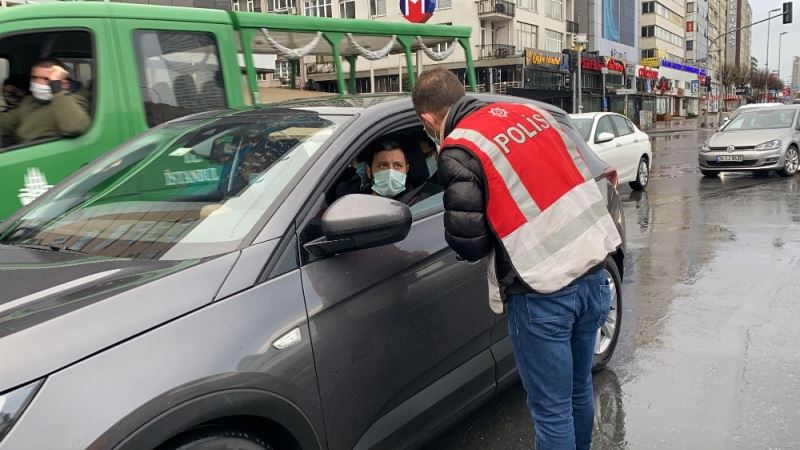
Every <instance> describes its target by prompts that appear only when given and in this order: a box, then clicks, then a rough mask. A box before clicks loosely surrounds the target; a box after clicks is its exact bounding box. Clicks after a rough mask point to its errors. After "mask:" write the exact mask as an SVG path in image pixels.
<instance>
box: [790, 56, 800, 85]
mask: <svg viewBox="0 0 800 450" xmlns="http://www.w3.org/2000/svg"><path fill="white" fill-rule="evenodd" d="M797 91H800V56H795V57H794V59H793V60H792V92H797Z"/></svg>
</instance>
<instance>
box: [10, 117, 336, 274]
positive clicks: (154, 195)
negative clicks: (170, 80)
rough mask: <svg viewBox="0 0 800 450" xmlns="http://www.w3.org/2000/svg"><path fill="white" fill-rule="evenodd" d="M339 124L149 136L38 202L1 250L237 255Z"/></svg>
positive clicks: (200, 124)
mask: <svg viewBox="0 0 800 450" xmlns="http://www.w3.org/2000/svg"><path fill="white" fill-rule="evenodd" d="M346 119H347V118H346V116H320V115H318V114H316V113H311V112H307V111H296V110H289V109H286V110H280V111H275V112H274V113H272V114H263V115H250V116H242V117H236V116H233V117H222V118H214V119H202V120H200V119H198V120H184V121H179V122H173V123H170V124H166V125H164V126H161V127H157V128H154V129H153V130H151V131H149V132H147V133H145V134H143V135H141V136H139V137H138V138H136V139H134V140H133V141H131V142H129V143H128V144H125V145H123V146H122V147H120V148H119V149H118V150H116V151H114V152H112V153H111V154H109V155H108V156H106V157H104V158H102V159H101V160H99V161H97V162H95V163H93V164H92V165H91V166H89V167H87V169H86V170H84V171H82V172H81V173H80V174H79V175H78V176H77V177H76V178H75V179H73V180H72V182H71V183H70V184H69V186H65V187H64V189H60V190H58V191H54V192H51V193H48V194H45V197H44V198H43V199H42V201H41V203H40V204H39V205H38V206H37V207H36V208H34V209H32V210H30V211H28V213H26V214H24V215H23V216H22V217H21V218H19V219H18V220H17V221H15V222H14V223H13V224H11V226H10V227H9V228H7V231H6V232H5V233H4V234H3V236H2V237H0V241H2V242H4V243H8V244H12V245H14V244H18V245H24V244H29V245H44V246H49V247H51V248H63V249H65V250H72V251H80V252H84V253H88V254H91V255H99V256H111V257H125V258H139V259H163V260H182V259H191V258H198V257H205V256H212V255H217V254H221V253H225V252H228V251H232V250H235V249H237V248H240V246H241V245H243V244H245V243H246V242H245V240H246V237H247V236H248V235H250V234H251V233H252V232H253V230H254V227H255V226H256V225H257V224H258V223H259V221H260V220H261V219H262V218H263V217H264V216H265V214H267V212H268V211H271V210H273V209H274V208H273V207H274V206H277V204H278V202H279V201H280V199H281V198H282V196H283V195H285V194H284V193H285V192H287V190H289V189H291V188H292V187H293V186H294V183H296V180H298V179H300V178H301V177H302V175H303V174H304V173H305V172H304V171H305V170H306V167H307V163H309V162H310V160H312V159H313V158H314V157H315V155H316V154H317V153H318V151H319V150H320V149H321V148H323V146H324V144H325V142H327V140H328V139H329V138H330V137H331V136H332V135H333V133H334V131H335V130H336V129H337V128H338V127H339V126H340V125H341V124H342V123H344V122H345V121H346Z"/></svg>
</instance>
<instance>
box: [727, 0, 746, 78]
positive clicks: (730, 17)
mask: <svg viewBox="0 0 800 450" xmlns="http://www.w3.org/2000/svg"><path fill="white" fill-rule="evenodd" d="M752 21H753V9H752V8H751V7H750V2H749V1H748V0H728V12H727V24H728V31H733V30H737V29H739V28H742V27H745V26H747V25H750V24H751V23H752ZM751 42H752V28H749V27H748V28H745V29H742V30H738V31H735V32H732V33H731V34H729V35H728V36H727V39H726V45H725V52H726V54H725V63H726V64H736V65H737V66H739V67H741V68H743V69H749V67H750V57H751V52H750V43H751Z"/></svg>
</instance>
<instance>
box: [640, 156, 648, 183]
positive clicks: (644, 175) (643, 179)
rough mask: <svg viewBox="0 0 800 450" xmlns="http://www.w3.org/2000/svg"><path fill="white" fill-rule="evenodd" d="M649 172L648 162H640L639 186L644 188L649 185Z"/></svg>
mask: <svg viewBox="0 0 800 450" xmlns="http://www.w3.org/2000/svg"><path fill="white" fill-rule="evenodd" d="M649 172H650V171H649V170H647V162H645V161H644V160H641V161H639V184H641V185H642V186H644V185H646V184H647V180H648V177H649V176H650V174H649Z"/></svg>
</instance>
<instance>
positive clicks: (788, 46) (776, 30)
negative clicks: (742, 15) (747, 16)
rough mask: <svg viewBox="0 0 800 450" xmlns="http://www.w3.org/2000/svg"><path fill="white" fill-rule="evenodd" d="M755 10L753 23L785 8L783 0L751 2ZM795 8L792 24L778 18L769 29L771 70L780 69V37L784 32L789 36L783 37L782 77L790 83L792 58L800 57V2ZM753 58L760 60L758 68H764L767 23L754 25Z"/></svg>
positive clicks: (796, 3) (752, 0)
mask: <svg viewBox="0 0 800 450" xmlns="http://www.w3.org/2000/svg"><path fill="white" fill-rule="evenodd" d="M750 6H751V7H752V8H753V22H756V21H759V20H761V19H766V18H767V17H768V16H767V13H768V12H769V10H770V9H775V8H781V9H782V8H783V0H750ZM792 6H793V10H794V11H793V12H794V17H793V18H792V23H790V24H788V25H784V24H783V20H782V19H781V18H780V17H778V18H775V19H772V21H771V23H770V29H769V34H770V38H769V50H770V51H769V68H770V69H771V70H774V69H777V68H778V36H779V34H780V33H782V32H784V31H788V32H789V34H786V35H784V36H783V44H782V45H781V77H782V78H783V79H784V81H789V79H790V78H791V77H792V58H794V57H795V56H800V10H798V8H800V2H799V1H795V2H794V5H792ZM779 14H780V12H776V13H772V16H773V17H774V16H775V15H779ZM751 52H752V54H753V56H755V57H756V58H758V67H759V68H762V69H763V68H764V63H765V62H766V54H767V22H764V23H760V24H758V25H753V44H752V47H751Z"/></svg>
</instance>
